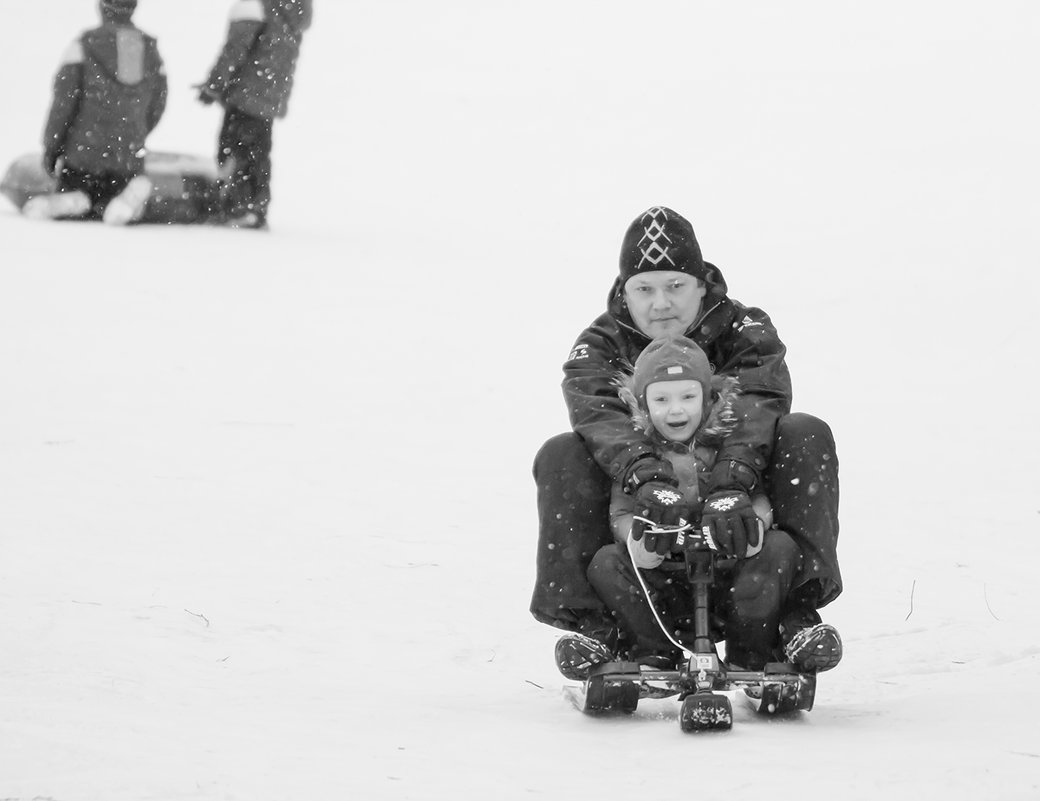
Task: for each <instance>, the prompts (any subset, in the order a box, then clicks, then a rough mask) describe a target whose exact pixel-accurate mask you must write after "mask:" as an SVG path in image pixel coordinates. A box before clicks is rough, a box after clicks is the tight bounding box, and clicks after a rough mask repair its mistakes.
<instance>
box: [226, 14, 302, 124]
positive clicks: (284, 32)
mask: <svg viewBox="0 0 1040 801" xmlns="http://www.w3.org/2000/svg"><path fill="white" fill-rule="evenodd" d="M310 24H311V0H238V2H236V3H235V5H234V6H233V7H232V9H231V24H230V26H229V28H228V34H227V41H226V42H225V43H224V49H223V51H222V52H221V54H220V57H219V58H218V59H217V63H216V64H215V65H214V66H213V69H212V71H211V72H210V75H209V79H208V80H207V82H206V89H207V91H208V92H209V93H210V94H211V95H212V96H214V97H217V98H220V100H221V102H222V103H223V104H224V105H225V106H228V107H231V108H236V109H238V110H239V111H242V112H245V113H246V114H249V115H251V116H254V117H261V118H263V119H274V118H276V117H284V116H285V114H286V112H287V111H288V107H289V96H290V95H291V94H292V88H293V76H294V75H295V73H296V62H297V60H298V59H299V57H300V43H301V42H302V41H303V32H304V31H305V30H307V28H309V27H310Z"/></svg>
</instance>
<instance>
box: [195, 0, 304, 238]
mask: <svg viewBox="0 0 1040 801" xmlns="http://www.w3.org/2000/svg"><path fill="white" fill-rule="evenodd" d="M310 24H311V0H238V1H237V2H236V3H235V4H234V5H233V6H232V8H231V22H230V26H229V28H228V34H227V39H226V41H225V43H224V49H223V50H222V51H221V54H220V57H219V58H218V59H217V63H216V64H215V65H214V66H213V69H212V71H211V72H210V75H209V78H208V79H207V80H206V81H205V83H202V84H200V85H199V87H198V89H199V101H200V102H202V103H204V104H206V105H209V104H210V103H213V102H218V103H220V104H221V105H223V106H224V124H223V126H222V128H221V130H220V143H219V147H218V150H217V163H218V164H219V165H220V167H221V173H222V175H223V176H224V182H223V192H222V200H221V208H220V209H217V210H215V216H216V217H217V218H218V219H223V221H225V222H226V223H227V224H228V225H231V226H233V227H236V228H266V227H267V209H268V206H269V205H270V202H271V147H272V130H273V127H274V120H275V119H276V118H280V117H284V116H285V114H286V112H287V110H288V103H289V95H290V94H291V93H292V87H293V76H294V74H295V72H296V62H297V60H298V59H299V56H300V43H301V42H302V40H303V32H304V31H305V30H307V28H309V27H310Z"/></svg>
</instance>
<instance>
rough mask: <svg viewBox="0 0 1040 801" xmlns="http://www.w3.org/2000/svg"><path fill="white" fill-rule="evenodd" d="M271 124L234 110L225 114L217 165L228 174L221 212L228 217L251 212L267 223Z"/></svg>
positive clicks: (272, 126) (260, 118) (271, 138)
mask: <svg viewBox="0 0 1040 801" xmlns="http://www.w3.org/2000/svg"><path fill="white" fill-rule="evenodd" d="M273 128H274V122H273V120H269V119H265V118H263V117H254V116H253V115H251V114H246V113H245V112H243V111H239V110H238V109H236V108H232V107H228V108H227V109H226V110H225V112H224V124H223V126H222V127H221V130H220V149H219V151H218V154H217V163H218V164H219V165H220V166H221V167H222V168H223V170H222V173H223V174H228V173H230V174H228V175H227V178H226V179H225V180H226V182H225V184H224V187H223V192H222V197H223V209H222V212H223V213H224V214H225V215H226V216H227V217H232V218H233V217H240V216H241V215H243V214H246V213H247V212H250V211H252V212H254V213H255V214H256V215H257V216H258V217H259V219H260V221H264V220H266V219H267V207H268V206H269V205H270V203H271V148H272V146H273V137H272V134H273Z"/></svg>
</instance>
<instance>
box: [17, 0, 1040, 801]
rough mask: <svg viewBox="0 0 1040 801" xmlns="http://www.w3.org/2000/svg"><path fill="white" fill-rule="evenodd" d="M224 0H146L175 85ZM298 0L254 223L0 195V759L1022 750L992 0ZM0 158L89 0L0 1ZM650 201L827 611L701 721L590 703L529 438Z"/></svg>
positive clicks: (487, 776) (508, 781)
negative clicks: (820, 672) (822, 422)
mask: <svg viewBox="0 0 1040 801" xmlns="http://www.w3.org/2000/svg"><path fill="white" fill-rule="evenodd" d="M225 5H226V4H222V3H214V2H212V1H211V0H178V1H177V2H171V0H166V2H143V3H142V4H141V9H140V11H139V16H138V19H139V23H140V24H141V26H142V27H144V28H145V29H147V30H149V31H150V32H152V33H154V34H156V35H157V36H158V37H159V39H160V46H161V48H162V51H163V53H164V56H165V58H166V61H167V65H168V69H169V73H170V77H171V86H172V91H173V96H172V98H171V103H170V107H169V110H168V113H167V116H166V118H165V119H164V121H163V122H162V124H161V125H160V128H159V129H158V130H157V131H156V133H155V135H154V137H153V140H152V145H153V147H155V148H157V149H176V150H184V151H189V152H202V153H205V152H209V151H210V149H211V148H212V143H213V140H214V138H215V136H216V131H217V127H218V125H219V119H218V113H217V112H216V111H215V110H214V109H212V108H210V109H206V108H201V107H198V106H195V105H194V104H193V102H192V96H191V92H190V89H189V85H190V84H191V83H193V82H195V81H197V80H199V79H200V78H201V77H202V76H203V75H204V74H205V70H206V69H207V68H208V66H209V62H210V60H211V58H212V56H213V54H214V53H215V50H216V48H217V46H218V44H219V42H220V39H221V36H222V34H223V27H224V24H225V23H224V15H225V13H226V9H225V8H224V6H225ZM785 6H790V7H785V8H782V9H781V8H780V7H779V5H778V4H773V3H768V2H763V1H762V0H756V1H755V2H749V3H742V4H739V5H738V4H720V3H707V2H678V1H677V0H676V1H675V2H667V1H666V0H647V2H645V3H641V4H639V5H638V6H636V5H633V4H630V3H619V2H615V1H614V0H606V1H603V0H601V1H600V2H591V0H573V2H569V3H549V2H546V1H545V0H535V1H534V2H525V3H518V2H504V1H502V2H499V1H498V0H490V1H489V0H482V1H481V2H478V1H477V0H447V2H444V3H437V4H432V3H420V2H415V0H392V1H391V0H386V1H384V2H382V3H375V2H359V3H336V2H327V3H319V4H318V9H317V14H316V27H315V29H314V30H313V31H312V33H311V34H310V36H309V37H308V39H307V40H306V42H305V45H304V58H303V62H302V63H301V67H300V72H299V76H298V77H299V87H298V93H297V94H296V96H295V97H294V100H293V107H292V110H291V113H290V116H289V117H288V119H286V120H285V121H283V122H282V123H280V124H279V125H278V127H277V128H276V133H275V136H276V150H275V170H276V174H275V201H274V206H273V210H272V218H271V221H272V226H273V230H272V232H270V233H269V234H267V235H263V234H254V233H253V232H235V231H224V230H210V229H190V228H135V229H128V230H116V231H113V230H107V229H105V228H103V227H102V226H97V225H87V224H72V223H69V224H61V225H58V224H50V225H47V224H38V223H37V224H34V223H31V222H29V221H25V220H23V219H21V218H20V217H19V216H18V215H17V214H15V213H14V211H13V209H11V208H9V207H6V208H2V209H0V242H2V252H3V257H2V266H0V375H2V376H3V378H4V385H3V391H2V392H0V421H2V423H0V487H2V493H0V532H2V535H0V536H2V539H0V543H2V546H0V654H2V658H0V708H2V710H3V713H2V714H0V798H3V799H18V801H29V800H30V799H37V798H42V799H53V801H91V800H92V799H105V800H106V801H142V800H144V799H162V801H174V800H175V799H205V800H206V801H209V800H210V799H229V800H231V801H238V800H239V799H242V801H266V799H271V800H272V801H273V800H274V799H286V798H313V797H320V798H358V799H362V798H363V799H394V800H395V801H396V800H397V799H424V800H425V799H441V798H445V799H455V798H470V797H485V796H486V797H492V798H501V799H526V798H547V799H556V798H573V797H577V796H579V795H580V796H581V797H585V798H597V797H620V798H626V797H635V796H636V794H638V795H639V797H648V798H657V797H663V796H665V795H669V796H672V797H682V796H684V795H689V796H694V797H698V798H721V797H725V798H727V799H731V801H733V800H735V799H750V798H761V797H765V796H766V795H769V796H774V797H775V796H776V795H778V794H783V795H790V796H791V797H795V798H799V797H802V794H804V793H812V796H813V797H816V798H824V797H836V798H843V799H861V798H862V799H867V798H869V799H874V798H878V797H884V798H886V799H889V801H895V800H897V799H915V801H916V799H918V798H920V797H921V796H922V795H929V796H933V797H937V798H944V799H968V798H971V799H976V798H986V799H1007V800H1014V801H1019V800H1024V799H1035V798H1037V797H1040V733H1038V729H1037V726H1036V722H1035V721H1036V716H1037V713H1038V712H1040V690H1038V689H1037V686H1036V682H1037V676H1038V673H1040V605H1038V604H1037V602H1036V597H1035V591H1034V587H1035V578H1034V577H1035V575H1036V568H1035V564H1036V562H1037V558H1038V556H1040V544H1038V538H1037V534H1038V514H1040V498H1038V495H1037V491H1036V486H1035V475H1036V469H1035V464H1034V463H1035V459H1034V454H1035V453H1036V452H1037V449H1038V447H1040V426H1038V425H1037V422H1036V419H1035V416H1034V414H1033V408H1034V406H1035V403H1034V402H1033V399H1034V398H1035V390H1036V389H1037V380H1036V377H1035V374H1034V373H1035V351H1036V344H1037V335H1036V328H1035V322H1034V319H1033V318H1034V307H1035V304H1036V303H1037V299H1038V291H1037V290H1038V284H1037V278H1036V269H1037V267H1038V266H1040V265H1038V264H1037V257H1036V254H1037V253H1038V252H1040V248H1038V244H1040V243H1038V241H1037V239H1038V235H1037V230H1038V229H1037V225H1036V220H1037V218H1038V212H1040V203H1038V195H1037V192H1036V186H1037V183H1038V179H1040V169H1038V168H1040V158H1038V156H1037V149H1036V141H1037V138H1038V137H1037V134H1038V124H1037V123H1038V117H1040V112H1038V108H1037V106H1036V103H1035V100H1034V98H1035V76H1036V75H1037V73H1038V68H1040V57H1038V55H1037V51H1036V48H1035V42H1036V40H1037V34H1038V33H1040V31H1038V22H1040V20H1038V14H1040V12H1038V11H1037V9H1036V7H1035V5H1034V4H1032V3H1029V2H1025V1H1023V2H1012V1H1010V0H1007V1H1004V0H998V1H997V2H994V3H989V4H986V7H985V9H984V10H983V9H982V8H981V6H979V5H978V4H972V3H963V2H953V3H942V4H939V3H937V2H909V3H906V2H902V3H897V2H891V0H881V2H874V3H870V4H866V3H833V2H802V3H796V4H785ZM19 15H20V17H19V18H20V20H21V22H19V23H18V24H19V26H20V27H19V29H18V34H19V35H18V36H17V37H13V38H9V41H8V45H7V46H6V47H5V48H3V49H0V76H2V78H0V81H2V83H0V87H2V89H0V92H2V93H0V106H2V107H3V108H4V109H5V115H4V125H3V126H2V129H0V161H5V160H9V159H13V158H14V157H15V156H16V155H18V154H20V153H21V152H24V151H27V150H32V149H34V148H35V147H37V146H38V145H37V142H38V138H39V133H40V130H41V128H42V124H43V118H44V115H45V113H46V110H47V104H48V92H49V86H50V80H51V76H52V74H53V72H54V70H55V69H56V66H57V60H58V58H59V57H60V54H61V52H62V51H63V49H64V47H65V45H66V43H67V40H68V39H70V38H71V37H72V36H73V35H74V34H75V33H76V31H78V30H80V29H81V28H83V27H86V26H88V25H90V24H92V22H93V3H91V2H86V1H84V2H74V1H73V0H48V2H47V3H46V4H44V3H30V4H22V6H21V8H20V11H19ZM655 204H666V205H670V206H672V207H674V208H676V209H678V210H680V211H681V212H683V213H685V214H686V215H687V216H688V217H690V219H692V221H693V222H694V225H695V227H696V229H697V231H698V234H699V237H700V239H701V243H702V247H703V249H704V252H705V255H706V257H707V258H708V259H709V260H712V261H714V262H715V263H717V264H718V265H719V266H720V267H722V269H723V270H724V271H725V273H726V275H727V278H728V279H729V282H730V286H731V290H732V294H733V296H734V297H736V298H738V299H740V300H742V301H744V302H747V303H752V304H755V305H760V306H762V307H764V308H766V309H767V310H768V311H769V312H770V314H771V315H772V316H773V318H774V321H775V322H776V324H777V325H778V327H779V329H780V331H781V333H782V335H783V337H784V339H785V341H786V342H787V343H788V345H789V347H790V364H791V367H792V370H793V373H794V377H795V388H796V398H795V401H796V403H795V405H796V408H798V409H800V410H804V411H811V412H814V413H816V414H819V415H821V416H823V417H825V418H826V419H827V420H829V421H830V422H831V424H832V426H833V427H834V430H835V433H836V436H837V440H838V445H839V455H840V458H841V463H842V478H843V497H842V524H843V534H842V546H841V554H842V559H843V569H844V571H845V579H846V591H845V594H844V595H843V596H842V597H841V598H840V599H839V600H838V601H837V602H836V603H835V604H834V605H833V606H832V607H830V608H829V609H828V610H827V612H826V614H827V619H828V620H830V621H832V622H834V623H835V624H836V625H838V626H839V628H840V629H841V631H842V633H843V635H844V638H845V642H846V646H847V656H846V659H845V661H844V662H843V663H842V665H841V667H840V669H838V670H836V671H834V672H833V673H829V674H826V675H825V676H823V677H821V681H820V689H819V693H818V697H817V707H816V709H815V710H814V711H813V712H812V713H811V714H809V715H805V716H803V717H802V718H800V719H798V720H794V721H768V720H760V719H757V718H755V717H754V716H752V715H751V714H750V713H749V712H748V711H747V710H745V709H744V708H743V707H738V720H737V722H736V724H735V726H734V729H733V731H732V732H730V733H728V734H725V735H718V736H705V737H689V736H684V735H682V734H681V732H680V731H679V727H678V725H677V723H676V708H677V706H676V704H675V703H674V702H660V703H656V704H644V705H643V706H641V708H640V711H639V713H637V715H636V716H635V717H634V718H631V719H626V720H621V721H616V720H613V721H603V720H594V719H589V718H586V717H584V716H582V715H581V714H579V713H577V712H576V711H575V710H574V709H572V708H571V707H570V705H569V704H568V702H567V701H566V700H565V698H564V694H563V690H562V688H563V686H564V684H565V682H563V681H562V680H561V678H560V677H559V676H558V674H557V673H556V672H555V668H554V666H553V662H552V643H553V642H554V640H555V637H556V632H554V631H553V630H551V629H548V628H546V627H543V626H540V625H538V624H536V623H534V621H533V620H531V619H530V617H529V616H528V614H527V611H526V607H527V602H528V597H529V592H530V587H531V581H532V579H533V563H534V544H535V523H536V519H535V512H534V492H533V489H534V486H533V482H532V481H531V479H530V463H531V459H532V457H533V455H534V452H535V450H536V449H537V447H538V446H539V444H540V443H541V442H542V441H543V440H544V439H545V438H547V437H548V436H550V435H552V434H554V433H556V432H558V431H561V430H564V429H565V428H566V426H567V421H566V417H565V413H564V408H563V403H562V402H561V398H560V395H559V389H558V383H559V379H560V371H559V368H560V365H561V363H562V361H563V359H564V358H565V356H566V353H567V351H568V349H569V346H570V344H571V342H572V341H573V339H574V337H575V336H576V335H577V333H578V332H579V331H580V330H581V329H582V328H583V327H584V326H585V325H586V324H587V323H588V322H589V321H590V320H591V319H592V318H593V316H595V315H596V314H597V313H599V311H600V310H601V309H602V306H603V302H604V299H605V296H606V292H607V289H608V287H609V284H610V281H611V278H612V274H613V271H614V269H615V264H616V252H617V247H618V245H619V243H620V239H621V235H622V233H623V231H624V227H625V226H626V225H627V223H628V222H629V221H630V220H631V219H632V218H633V217H634V216H635V215H636V214H638V213H639V212H641V211H642V210H643V209H644V208H646V207H647V206H650V205H655Z"/></svg>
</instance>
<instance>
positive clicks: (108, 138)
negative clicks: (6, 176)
mask: <svg viewBox="0 0 1040 801" xmlns="http://www.w3.org/2000/svg"><path fill="white" fill-rule="evenodd" d="M136 7H137V0H101V1H100V3H99V9H100V12H101V20H102V22H101V26H100V27H98V28H94V29H92V30H89V31H87V32H86V33H84V34H83V35H82V36H80V37H79V38H78V39H76V40H75V41H74V42H73V43H72V44H71V45H69V48H68V50H67V51H66V52H65V57H64V62H63V63H62V66H61V69H60V70H59V71H58V74H57V77H56V78H55V80H54V101H53V103H52V105H51V110H50V114H49V116H48V118H47V127H46V131H45V133H44V141H43V146H44V155H43V166H44V169H45V170H46V171H47V173H48V174H49V175H52V176H53V177H54V178H55V179H57V184H58V185H57V189H58V192H57V193H56V194H52V195H40V196H37V197H35V198H32V199H30V200H29V201H28V202H27V203H26V204H25V206H24V207H23V209H22V212H23V213H24V214H26V215H27V216H30V217H37V218H44V219H55V218H59V217H93V218H96V217H102V218H103V219H104V221H105V222H107V223H114V224H126V223H128V222H132V221H133V220H135V219H137V218H139V217H140V215H141V213H142V212H143V211H144V207H145V204H146V203H147V201H148V197H149V195H150V193H151V184H150V183H149V180H148V178H147V177H145V176H144V175H143V174H142V173H143V172H144V146H145V139H146V138H147V137H148V134H149V133H151V131H152V130H153V129H154V128H155V126H156V125H157V124H158V123H159V119H160V118H161V117H162V113H163V111H164V109H165V108H166V92H167V86H166V74H165V72H164V70H163V62H162V59H161V58H160V56H159V49H158V47H157V46H156V42H155V39H153V38H152V37H151V36H147V35H146V34H144V33H142V32H141V31H140V30H138V29H137V28H136V27H134V24H133V23H132V22H131V18H132V16H133V13H134V10H135V8H136Z"/></svg>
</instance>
